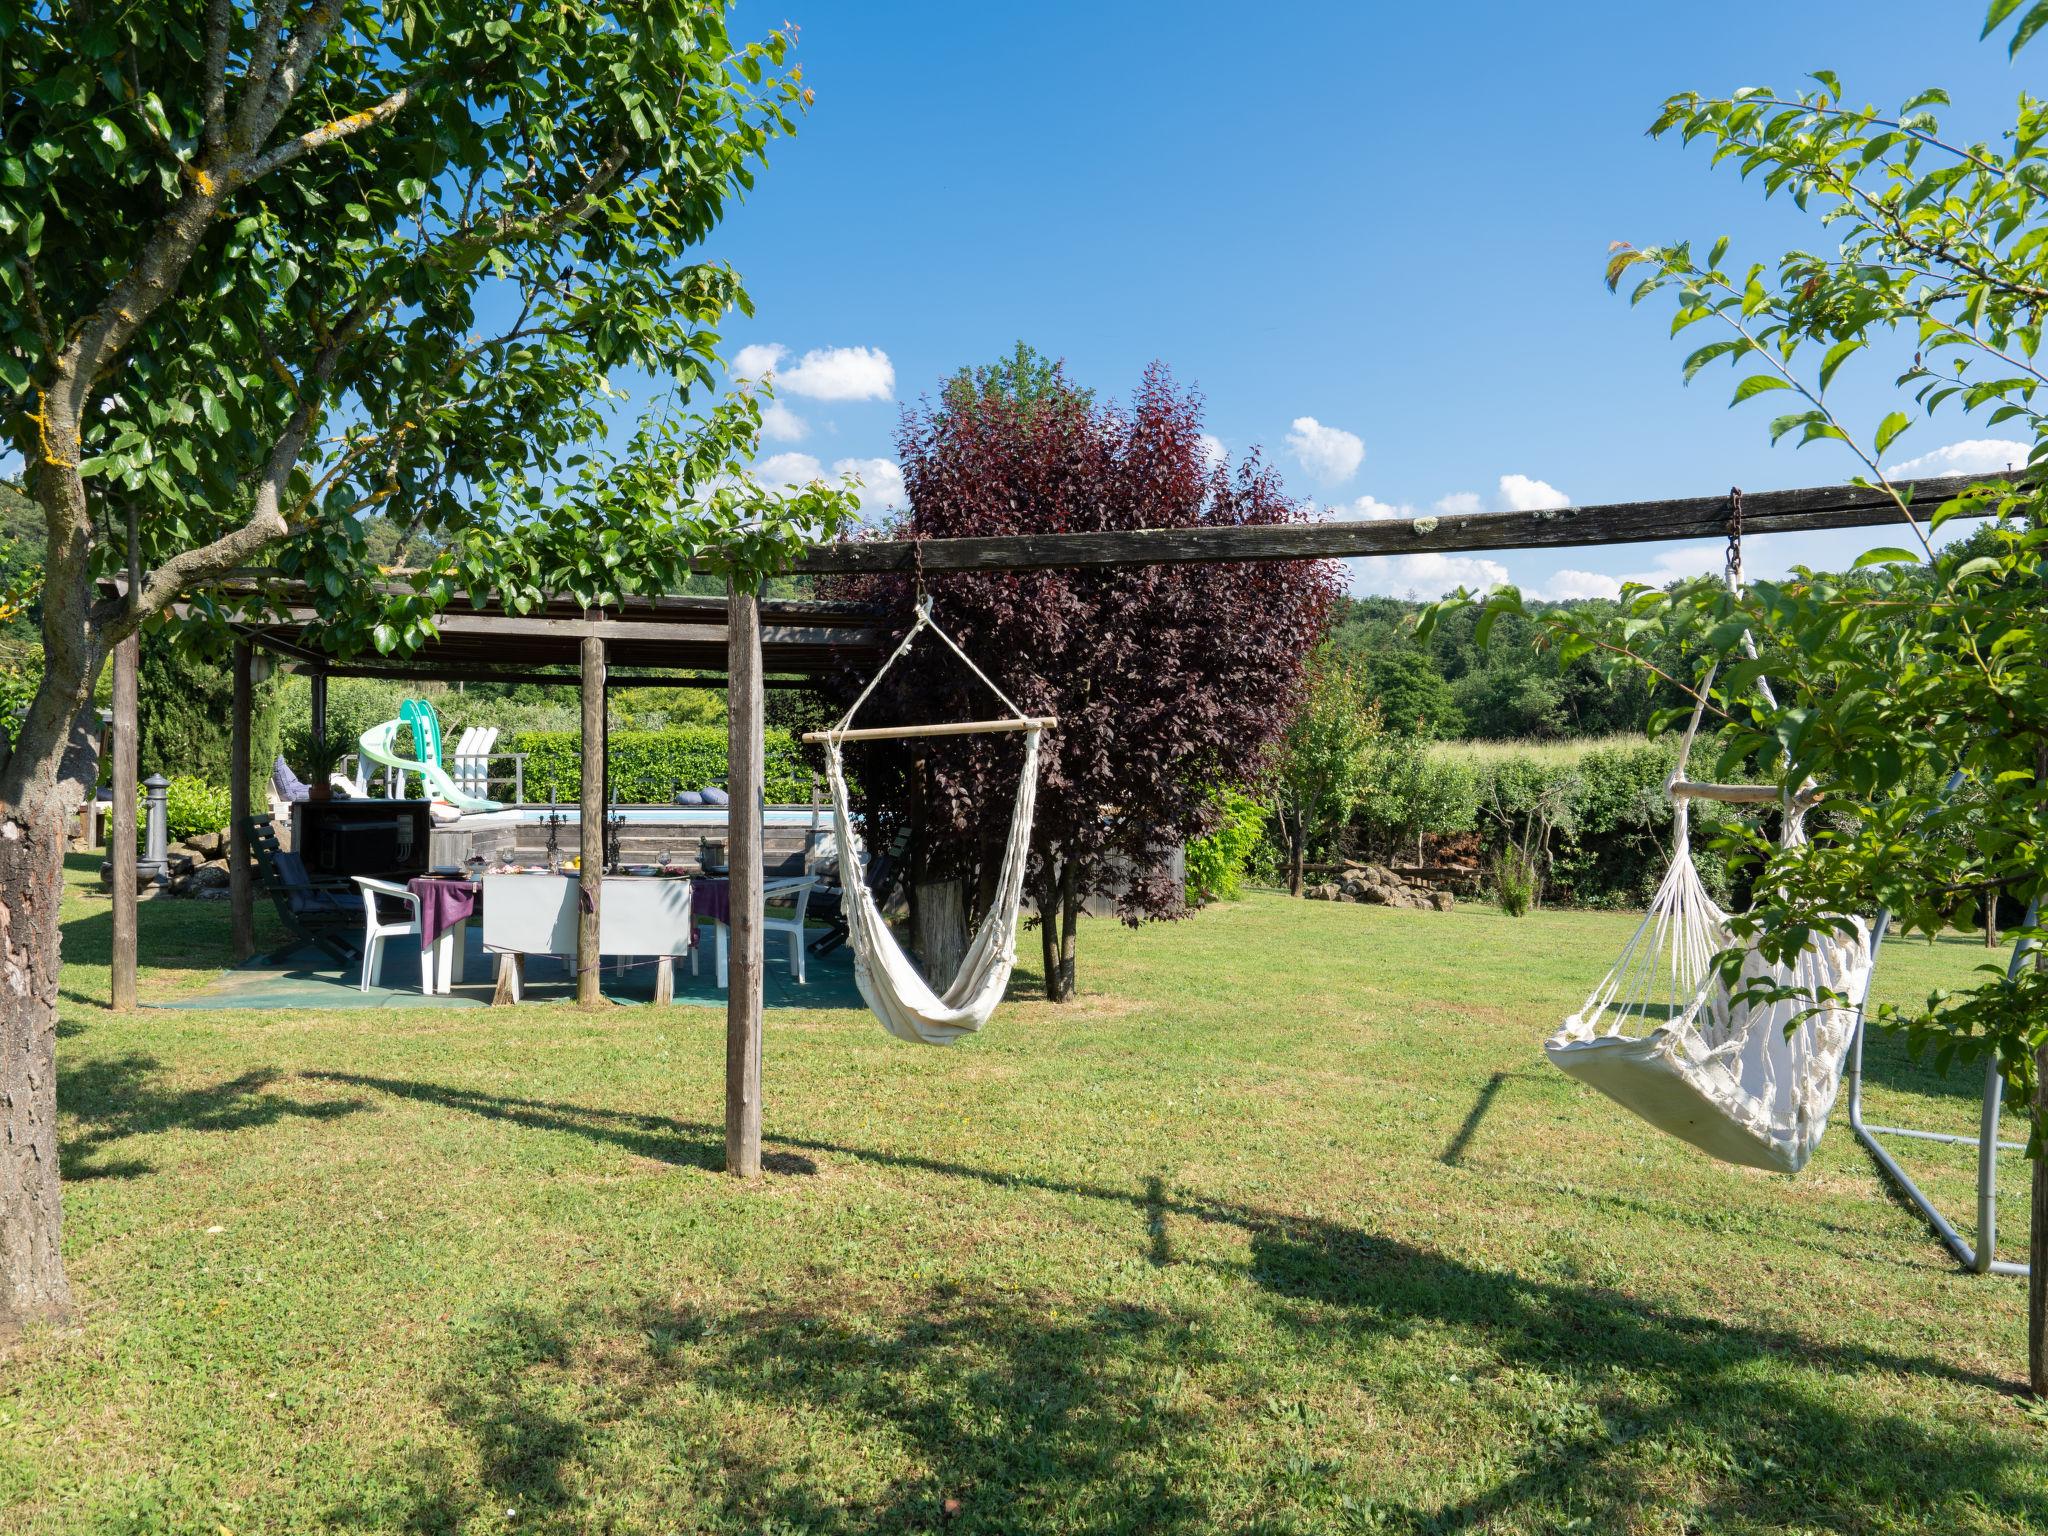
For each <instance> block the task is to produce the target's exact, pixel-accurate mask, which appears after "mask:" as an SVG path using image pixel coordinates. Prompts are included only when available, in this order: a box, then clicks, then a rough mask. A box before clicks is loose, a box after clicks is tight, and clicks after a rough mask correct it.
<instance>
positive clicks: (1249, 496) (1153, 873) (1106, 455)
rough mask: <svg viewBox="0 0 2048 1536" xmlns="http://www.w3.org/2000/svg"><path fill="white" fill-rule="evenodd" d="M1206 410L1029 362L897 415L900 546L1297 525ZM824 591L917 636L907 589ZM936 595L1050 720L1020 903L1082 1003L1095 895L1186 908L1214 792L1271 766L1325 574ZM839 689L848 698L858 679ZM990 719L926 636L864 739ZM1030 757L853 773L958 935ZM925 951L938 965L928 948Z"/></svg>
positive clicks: (854, 766)
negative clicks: (944, 894)
mask: <svg viewBox="0 0 2048 1536" xmlns="http://www.w3.org/2000/svg"><path fill="white" fill-rule="evenodd" d="M1200 406H1201V402H1200V399H1199V397H1198V396H1197V395H1195V394H1194V393H1193V392H1191V391H1188V390H1183V389H1180V388H1178V387H1177V386H1176V385H1175V384H1174V382H1173V379H1172V378H1171V376H1170V375H1169V374H1168V373H1167V371H1166V369H1165V368H1163V367H1161V366H1159V365H1156V364H1155V365H1154V366H1153V367H1152V368H1151V369H1150V370H1149V371H1148V372H1147V373H1146V375H1145V377H1144V381H1143V382H1142V383H1141V384H1140V385H1139V387H1138V390H1137V392H1136V393H1135V395H1133V397H1132V399H1131V401H1130V403H1129V405H1128V406H1127V407H1122V408H1119V407H1115V406H1109V405H1101V404H1097V403H1096V402H1095V400H1094V397H1093V395H1092V394H1091V393H1089V392H1087V391H1084V390H1081V389H1078V388H1076V387H1074V386H1073V385H1072V384H1070V383H1069V382H1068V380H1067V379H1066V377H1065V374H1064V372H1063V370H1062V368H1061V367H1060V366H1059V365H1056V364H1051V363H1047V362H1046V361H1045V360H1043V359H1042V358H1039V357H1037V356H1036V355H1035V354H1032V353H1031V352H1030V351H1029V349H1028V348H1022V347H1020V348H1019V350H1018V353H1017V355H1016V356H1015V357H1014V358H1012V359H1010V360H1008V361H1007V362H1005V363H1004V364H1003V365H1001V366H999V367H997V368H994V369H988V370H981V371H978V372H975V373H971V374H968V373H963V374H962V375H960V376H959V377H958V378H956V379H955V380H954V381H953V382H952V383H951V384H950V385H949V386H948V388H947V389H946V390H945V391H944V393H943V394H942V396H941V398H940V399H939V401H938V402H937V403H935V404H927V405H925V406H924V407H922V408H920V409H918V410H915V411H912V412H909V413H907V414H906V416H905V418H904V422H903V426H902V428H901V431H900V433H899V438H898V451H899V454H900V457H901V459H902V463H903V472H904V481H905V484H906V487H907V489H908V492H909V503H910V504H909V509H908V510H907V512H905V513H904V515H903V516H902V518H901V519H900V521H899V522H898V523H897V524H896V526H894V527H892V528H890V529H889V530H888V534H889V536H890V537H893V538H907V539H942V538H956V537H963V536H985V535H1002V534H1035V533H1080V532H1093V531H1097V530H1118V529H1139V528H1193V527H1208V526H1216V525H1248V524H1266V523H1282V522H1291V521H1295V520H1298V519H1299V518H1301V517H1302V515H1303V514H1302V512H1301V510H1300V509H1299V508H1298V507H1297V506H1296V504H1295V503H1294V502H1292V501H1290V500H1289V499H1288V497H1287V496H1286V494H1285V493H1284V491H1283V490H1282V489H1281V486H1280V482H1279V478H1278V476H1277V475H1275V474H1274V473H1273V471H1272V470H1270V469H1268V468H1266V467H1265V466H1264V465H1263V464H1261V463H1260V462H1259V460H1258V459H1257V457H1256V455H1254V456H1252V457H1249V458H1247V459H1246V460H1245V461H1244V462H1242V463H1241V464H1239V465H1238V466H1237V467H1236V469H1235V470H1234V471H1233V470H1232V469H1231V468H1230V467H1229V466H1228V465H1227V464H1224V463H1220V462H1215V461H1214V460H1212V458H1211V456H1210V454H1209V453H1208V452H1207V451H1205V445H1204V439H1203V434H1202V430H1201V427H1202V421H1201V409H1200ZM828 586H829V595H831V596H834V597H840V598H855V599H862V600H868V601H874V602H879V603H885V604H887V605H889V606H890V607H891V608H892V609H893V610H894V621H895V623H896V625H897V626H898V632H899V633H900V632H901V631H902V630H903V629H907V628H908V626H909V624H910V623H911V620H912V615H913V603H914V601H915V588H914V584H913V583H910V582H906V581H904V580H902V579H900V578H893V577H890V578H877V577H847V578H840V579H837V580H835V581H832V582H830V583H829V584H828ZM924 588H925V590H926V591H927V592H928V593H929V595H930V597H931V599H932V602H933V612H934V616H935V617H936V619H937V620H938V622H939V623H940V624H942V625H943V626H944V627H945V628H946V629H947V630H948V631H949V632H951V633H952V634H953V635H954V636H955V638H957V639H958V640H959V641H960V643H961V645H962V646H963V647H964V648H965V650H966V651H967V653H968V654H969V655H970V656H972V657H973V658H974V659H975V661H976V663H977V665H979V666H980V667H982V668H983V669H984V670H985V671H986V672H987V673H988V675H989V676H990V678H991V679H992V680H993V681H994V682H995V683H996V684H997V685H998V686H999V687H1001V688H1002V689H1003V690H1004V692H1006V693H1007V694H1008V695H1009V696H1010V697H1011V698H1012V699H1013V700H1015V701H1016V703H1017V704H1018V705H1019V706H1020V707H1021V708H1023V709H1024V710H1026V711H1028V712H1030V713H1033V714H1046V715H1056V716H1058V717H1059V722H1060V724H1059V729H1058V730H1057V731H1054V732H1050V733H1048V735H1047V737H1046V739H1045V742H1044V744H1043V746H1042V748H1041V756H1040V760H1039V772H1040V779H1039V793H1038V811H1037V819H1036V822H1035V824H1034V826H1033V828H1032V838H1031V847H1032V862H1031V867H1030V874H1029V877H1028V881H1027V885H1026V891H1027V894H1028V895H1029V896H1030V898H1031V900H1032V902H1033V904H1034V905H1035V906H1036V908H1037V911H1038V916H1039V924H1040V936H1041V942H1042V945H1043V951H1044V964H1045V983H1046V993H1047V995H1048V996H1049V997H1050V998H1052V999H1053V1000H1054V1001H1065V1000H1067V999H1069V998H1071V997H1072V996H1073V995H1074V987H1075V939H1076V935H1075V925H1076V922H1077V919H1078V918H1079V916H1080V914H1081V910H1082V903H1083V902H1084V901H1085V900H1087V899H1088V898H1090V897H1092V896H1093V897H1105V898H1110V899H1112V900H1114V902H1115V904H1116V909H1117V911H1118V913H1119V915H1121V916H1122V917H1123V918H1124V919H1125V920H1126V921H1127V922H1131V923H1137V922H1140V921H1142V920H1144V919H1147V918H1165V917H1176V916H1179V915H1181V914H1182V912H1183V911H1184V910H1185V907H1184V902H1183V898H1182V896H1181V894H1180V892H1179V890H1178V888H1177V885H1176V883H1175V882H1174V880H1173V879H1172V877H1171V874H1170V866H1169V861H1170V859H1171V857H1172V854H1173V851H1174V850H1175V849H1176V848H1178V847H1179V846H1181V845H1182V844H1183V843H1185V842H1186V841H1188V840H1189V839H1191V838H1195V837H1199V836H1201V835H1203V834H1205V833H1207V832H1210V831H1212V830H1214V828H1215V825H1216V821H1217V816H1218V794H1219V792H1220V791H1221V790H1222V789H1224V788H1225V787H1229V786H1236V785H1242V784H1246V783H1249V782H1251V781H1254V780H1256V779H1258V778H1259V777H1260V776H1261V775H1262V774H1264V773H1265V772H1266V771H1267V769H1268V767H1269V759H1270V756H1271V753H1272V751H1273V749H1274V747H1275V745H1276V744H1277V743H1278V742H1279V740H1280V738H1281V736H1282V734H1283V733H1284V732H1285V730H1286V728H1287V724H1288V722H1289V721H1290V720H1291V719H1292V718H1293V715H1294V712H1295V708H1296V705H1297V703H1298V701H1299V697H1300V691H1301V686H1302V678H1303V672H1304V666H1305V663H1306V660H1307V658H1308V656H1309V654H1310V653H1311V652H1312V651H1313V650H1314V649H1315V646H1316V644H1317V643H1318V641H1319V640H1320V639H1321V637H1322V634H1323V631H1324V627H1325V624H1326V620H1327V616H1328V614H1329V611H1330V607H1331V604H1332V602H1333V600H1334V598H1335V596H1336V593H1337V579H1336V574H1335V570H1334V568H1333V567H1332V566H1331V565H1329V564H1328V563H1326V562H1317V561H1287V562H1268V563H1245V564H1233V565H1152V566H1138V567H1131V568H1120V569H1108V570H1082V571H1022V572H989V573H953V572H948V573H945V574H943V575H941V574H934V575H932V576H930V577H929V578H927V579H926V580H925V582H924ZM845 683H846V685H847V687H848V688H849V697H850V690H851V689H852V688H855V687H858V686H859V680H857V679H852V678H849V679H846V680H845ZM1000 712H1001V710H1000V705H998V704H997V702H996V701H995V700H994V699H993V698H991V697H990V696H989V694H988V690H987V689H986V688H984V687H983V686H982V685H981V684H980V683H979V682H977V681H976V680H975V679H974V678H973V677H972V676H971V674H969V673H968V672H967V670H966V669H965V668H964V667H962V666H961V665H960V663H959V661H958V660H957V659H956V658H954V657H953V656H951V655H950V654H948V653H947V652H946V650H945V648H944V647H943V646H942V645H937V644H931V645H927V644H923V643H921V644H920V645H919V646H918V647H917V649H915V650H913V651H912V652H911V654H910V655H909V656H908V657H906V658H905V659H904V660H903V661H902V662H900V663H899V664H898V665H897V666H896V668H895V669H893V670H892V671H891V672H890V674H889V675H888V677H887V678H886V679H885V680H884V683H883V686H882V688H881V689H879V690H877V693H876V695H875V697H874V698H873V699H871V700H870V701H869V703H868V704H867V706H866V707H865V708H864V709H863V711H862V714H861V720H860V722H859V723H861V724H870V723H883V722H886V721H889V720H897V721H923V720H952V719H963V718H964V719H974V718H987V717H989V716H991V715H995V714H999V713H1000ZM1020 757H1021V753H1020V747H1019V743H1018V739H1017V738H1016V737H1015V736H1013V735H1012V736H1005V735H988V736H966V737H945V738H924V739H918V740H914V741H910V742H902V743H884V744H877V745H872V746H865V747H857V748H855V749H854V750H853V752H852V754H851V755H850V757H849V766H850V769H851V772H852V774H853V775H854V777H855V778H856V779H857V781H858V785H859V789H858V793H859V794H860V795H861V796H862V797H863V800H864V808H865V809H866V811H867V812H868V815H869V817H870V818H871V819H870V827H871V829H872V830H873V831H874V832H875V834H876V835H877V836H878V837H879V838H881V839H882V840H884V841H886V840H887V839H889V838H890V837H892V836H893V835H894V833H895V832H896V831H897V830H898V829H899V828H902V827H906V826H907V827H908V829H909V830H910V831H911V832H912V833H913V835H914V843H913V849H914V851H913V861H914V864H913V867H914V870H915V874H914V882H915V885H916V887H917V888H918V889H919V890H920V891H922V892H925V893H930V892H932V891H934V890H939V889H944V888H946V887H947V886H948V885H952V886H953V888H954V889H956V890H957V891H958V892H959V893H960V897H961V899H960V901H959V917H960V922H961V924H962V926H963V927H964V924H965V923H966V922H967V921H968V920H970V919H972V918H973V917H975V916H977V915H978V914H979V913H980V912H981V911H984V910H986V907H987V905H988V903H989V901H990V900H991V899H992V896H993V889H994V884H995V879H996V872H997V866H998V864H999V862H1000V857H1001V849H1002V845H1003V842H1004V839H1005V837H1006V836H1007V833H1008V829H1009V816H1010V807H1011V804H1012V798H1013V796H1014V794H1015V792H1016V783H1017V772H1018V765H1019V762H1020ZM955 882H957V884H954V883H955ZM926 899H927V900H929V899H931V898H930V896H929V894H927V896H926ZM919 927H920V930H921V931H923V932H927V933H928V932H929V931H930V927H931V925H930V924H929V922H927V921H923V920H921V921H920V923H919ZM924 958H925V961H926V965H927V967H928V968H929V969H935V970H938V969H943V965H941V964H936V963H935V961H934V957H933V955H932V954H931V953H930V952H929V947H927V952H926V953H925V956H924ZM947 979H948V978H947V977H946V976H944V975H939V976H936V977H935V980H937V981H938V982H939V983H940V984H943V983H944V982H945V981H946V980H947Z"/></svg>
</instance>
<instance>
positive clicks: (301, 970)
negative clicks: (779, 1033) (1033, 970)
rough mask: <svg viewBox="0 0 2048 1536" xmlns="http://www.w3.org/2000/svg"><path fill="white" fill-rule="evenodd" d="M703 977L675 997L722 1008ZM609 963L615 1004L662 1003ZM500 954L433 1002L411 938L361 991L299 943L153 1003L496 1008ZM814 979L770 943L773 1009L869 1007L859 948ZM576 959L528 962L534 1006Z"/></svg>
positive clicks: (476, 952)
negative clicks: (859, 977) (796, 970)
mask: <svg viewBox="0 0 2048 1536" xmlns="http://www.w3.org/2000/svg"><path fill="white" fill-rule="evenodd" d="M698 964H699V969H700V971H701V974H699V975H695V976H693V975H691V974H690V964H689V961H688V960H684V959H678V960H677V961H676V967H675V1001H676V1003H677V1004H678V1005H679V1006H688V1007H698V1008H723V1007H724V1006H725V993H724V992H723V991H722V990H720V988H719V986H718V982H717V978H716V976H715V975H714V965H713V961H712V956H711V952H710V950H709V949H708V948H706V949H705V950H704V951H703V952H702V954H701V955H700V957H699V962H698ZM615 965H616V963H615V962H613V961H610V960H607V961H606V962H605V969H604V983H603V985H604V995H605V996H606V997H608V998H610V999H611V1000H612V1001H613V1002H615V1003H621V1004H629V1005H630V1004H636V1003H646V1002H651V1001H652V1000H653V997H654V962H653V961H652V960H636V961H629V962H627V963H626V964H625V965H624V966H623V967H620V968H615ZM496 967H497V957H496V956H495V955H488V954H486V953H485V952H484V948H483V941H482V935H481V934H479V933H478V932H476V931H475V930H474V929H472V931H471V932H470V935H469V952H468V955H467V957H466V961H465V968H464V976H465V978H466V980H465V981H464V982H462V983H460V984H458V985H456V986H455V987H453V988H452V989H451V990H450V991H448V992H447V993H445V994H442V995H437V996H434V997H428V996H425V995H424V994H422V993H421V991H420V981H419V978H420V954H419V950H418V949H417V948H416V947H414V946H413V945H412V944H410V943H406V942H404V941H402V940H401V941H395V942H393V943H392V944H391V945H390V946H389V947H388V948H387V949H386V951H385V954H384V959H383V962H382V964H381V966H380V969H379V974H378V977H377V981H378V984H377V985H375V986H372V987H371V988H370V989H369V990H368V991H367V992H366V991H363V990H362V989H361V988H360V986H359V985H358V978H359V976H360V975H361V972H360V970H359V968H358V966H357V965H356V964H355V963H354V962H351V963H350V964H348V965H346V966H344V965H341V964H339V963H338V962H337V961H336V960H335V959H334V957H333V956H332V955H329V954H327V953H326V952H324V951H323V950H321V949H319V948H318V947H316V946H315V945H312V944H299V945H295V946H293V947H291V948H289V949H282V950H278V951H276V952H274V953H272V954H268V955H258V956H256V957H255V958H254V959H252V960H250V961H248V962H247V963H246V964H243V965H239V966H236V967H235V968H234V969H233V970H231V971H224V972H222V973H221V975H220V976H219V977H218V978H217V979H215V980H214V981H213V982H211V983H210V984H208V985H207V986H205V987H203V988H201V989H200V990H198V991H195V992H188V993H185V994H184V995H183V996H181V997H178V998H175V999H172V1000H168V1001H164V1002H159V1003H155V1004H152V1005H151V1006H154V1007H158V1008H267V1009H301V1008H483V1007H487V1006H489V1004H490V1000H491V991H492V983H493V979H494V978H495V977H496V975H497V969H496ZM805 976H806V980H805V982H804V984H803V985H802V986H799V985H797V982H796V978H795V977H794V976H792V975H791V974H790V969H789V951H788V949H787V947H786V945H785V944H782V943H776V944H771V945H770V946H769V950H768V974H767V982H766V986H765V987H764V989H763V990H764V992H765V1000H766V1006H768V1007H770V1008H864V1007H866V1006H867V1005H866V1004H865V1003H863V1002H862V1001H861V997H860V992H859V990H858V989H857V988H856V987H855V986H854V983H853V952H852V951H851V950H850V949H847V948H845V947H844V946H842V947H840V948H839V949H836V950H834V951H833V952H832V953H831V954H829V955H812V956H810V957H809V959H808V962H807V964H806V966H805ZM575 990H576V989H575V982H574V976H573V974H572V973H571V971H570V968H569V962H568V961H566V960H558V959H554V958H552V957H548V956H542V955H535V956H530V957H529V958H528V959H527V962H526V992H525V996H526V1000H527V1001H530V1002H550V1001H564V1000H567V999H568V998H570V997H572V996H573V995H574V993H575Z"/></svg>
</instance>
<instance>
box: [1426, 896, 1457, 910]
mask: <svg viewBox="0 0 2048 1536" xmlns="http://www.w3.org/2000/svg"><path fill="white" fill-rule="evenodd" d="M1429 904H1430V906H1432V907H1434V908H1435V909H1436V910H1437V911H1439V912H1448V911H1450V910H1451V909H1452V908H1454V907H1456V906H1457V904H1458V899H1457V897H1455V896H1453V895H1452V894H1451V893H1450V892H1449V891H1431V892H1430V893H1429Z"/></svg>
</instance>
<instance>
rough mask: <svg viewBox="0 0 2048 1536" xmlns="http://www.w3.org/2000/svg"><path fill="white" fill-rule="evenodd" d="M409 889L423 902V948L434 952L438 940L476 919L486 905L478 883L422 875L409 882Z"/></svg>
mask: <svg viewBox="0 0 2048 1536" xmlns="http://www.w3.org/2000/svg"><path fill="white" fill-rule="evenodd" d="M406 889H408V890H409V891H411V892H412V893H413V895H415V896H417V897H419V899H420V948H421V949H422V950H427V949H432V948H433V947H434V940H436V939H438V938H440V937H441V935H442V934H444V933H446V932H447V931H448V930H449V929H450V928H453V927H454V926H455V925H456V924H457V923H459V922H461V921H462V920H463V919H464V918H465V917H473V916H475V914H476V909H477V908H478V907H479V906H481V905H482V904H483V897H484V888H483V886H482V885H480V884H478V883H477V882H476V881H474V880H449V879H445V878H441V877H437V876H434V875H421V876H420V877H419V878H418V879H416V880H408V881H407V882H406Z"/></svg>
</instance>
